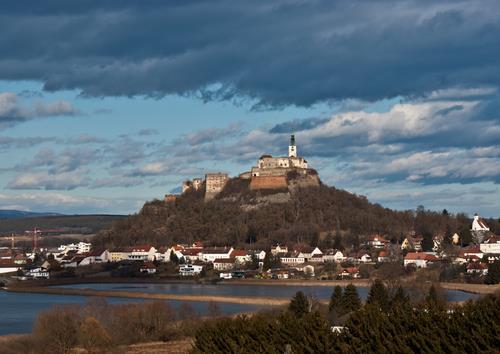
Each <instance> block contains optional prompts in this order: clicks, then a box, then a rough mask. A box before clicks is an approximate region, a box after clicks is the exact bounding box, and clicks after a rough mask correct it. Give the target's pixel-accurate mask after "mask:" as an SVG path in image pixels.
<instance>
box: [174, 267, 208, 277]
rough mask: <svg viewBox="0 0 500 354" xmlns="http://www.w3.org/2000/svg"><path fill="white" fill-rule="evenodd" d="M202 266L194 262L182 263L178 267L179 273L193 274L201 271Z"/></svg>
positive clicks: (184, 275)
mask: <svg viewBox="0 0 500 354" xmlns="http://www.w3.org/2000/svg"><path fill="white" fill-rule="evenodd" d="M202 270H203V266H201V265H194V264H184V265H181V266H180V267H179V274H180V275H181V276H183V277H186V276H195V275H198V274H200V273H201V271H202Z"/></svg>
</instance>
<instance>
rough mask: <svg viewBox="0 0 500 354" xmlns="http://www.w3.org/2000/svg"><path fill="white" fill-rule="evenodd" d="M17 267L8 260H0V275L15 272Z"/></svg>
mask: <svg viewBox="0 0 500 354" xmlns="http://www.w3.org/2000/svg"><path fill="white" fill-rule="evenodd" d="M18 269H19V266H18V265H16V264H15V263H14V262H12V260H10V259H0V274H4V273H12V272H16V271H17V270H18Z"/></svg>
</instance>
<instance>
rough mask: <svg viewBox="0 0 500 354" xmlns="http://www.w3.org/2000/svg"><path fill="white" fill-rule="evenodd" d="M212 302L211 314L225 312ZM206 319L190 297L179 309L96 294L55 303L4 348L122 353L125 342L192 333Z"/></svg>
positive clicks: (50, 352) (47, 352) (44, 353)
mask: <svg viewBox="0 0 500 354" xmlns="http://www.w3.org/2000/svg"><path fill="white" fill-rule="evenodd" d="M207 306H208V309H207V313H208V316H210V317H216V316H218V315H220V311H219V307H218V305H217V304H216V303H213V302H209V303H208V304H207ZM200 319H201V316H200V315H199V314H198V313H197V312H196V311H195V310H194V308H193V307H192V306H191V305H189V304H187V303H183V304H181V305H180V307H179V309H177V310H176V309H174V308H172V307H171V306H170V305H169V304H168V303H167V302H162V301H157V302H145V303H136V304H133V303H127V304H116V305H111V304H109V303H107V302H106V301H105V300H104V299H94V300H91V301H89V303H87V304H86V305H85V306H80V305H67V306H55V307H54V308H52V309H50V310H47V311H45V312H42V313H40V314H39V315H38V317H37V319H36V321H35V324H34V326H33V333H32V334H31V335H29V336H26V337H22V338H19V339H13V340H11V341H7V342H5V343H3V344H2V346H3V347H2V348H0V352H1V353H12V354H14V353H16V354H17V353H33V354H53V353H70V352H74V349H75V348H80V349H84V351H83V352H86V353H120V352H122V351H120V350H119V348H120V346H124V345H130V344H134V343H144V342H156V341H162V342H168V341H172V340H177V339H180V338H184V337H191V336H193V334H194V331H196V329H197V328H198V327H199V326H200V324H201V321H200ZM79 352H82V351H79Z"/></svg>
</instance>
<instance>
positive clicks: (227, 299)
mask: <svg viewBox="0 0 500 354" xmlns="http://www.w3.org/2000/svg"><path fill="white" fill-rule="evenodd" d="M6 291H7V292H12V293H34V294H51V295H73V296H89V297H92V296H94V297H119V298H130V299H146V300H175V301H195V302H211V301H213V302H220V303H232V304H241V305H262V306H282V305H287V304H288V303H289V302H290V299H288V298H286V299H281V298H271V297H240V296H223V295H180V294H161V293H141V292H130V291H121V290H93V289H72V288H48V287H29V288H22V287H19V288H7V289H6Z"/></svg>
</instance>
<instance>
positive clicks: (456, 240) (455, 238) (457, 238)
mask: <svg viewBox="0 0 500 354" xmlns="http://www.w3.org/2000/svg"><path fill="white" fill-rule="evenodd" d="M451 242H453V244H454V245H458V244H459V243H460V235H459V234H457V233H456V232H455V233H454V234H453V236H451Z"/></svg>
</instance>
